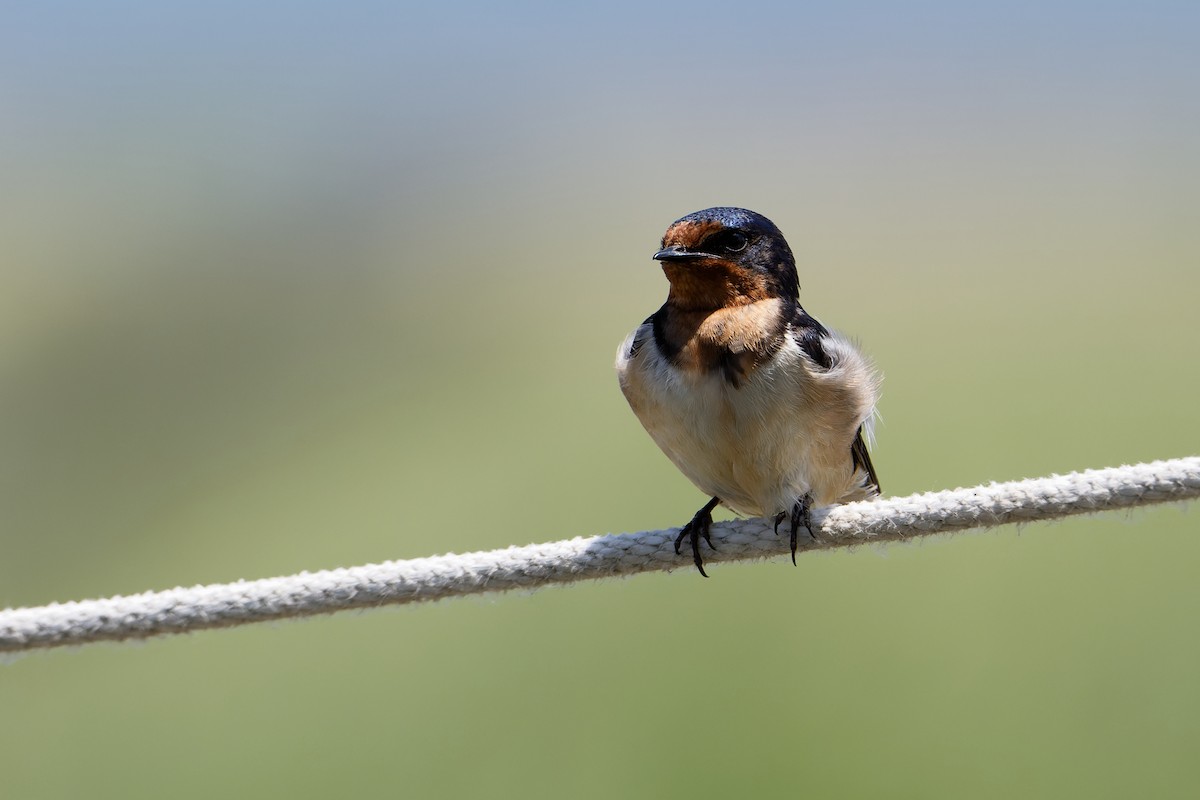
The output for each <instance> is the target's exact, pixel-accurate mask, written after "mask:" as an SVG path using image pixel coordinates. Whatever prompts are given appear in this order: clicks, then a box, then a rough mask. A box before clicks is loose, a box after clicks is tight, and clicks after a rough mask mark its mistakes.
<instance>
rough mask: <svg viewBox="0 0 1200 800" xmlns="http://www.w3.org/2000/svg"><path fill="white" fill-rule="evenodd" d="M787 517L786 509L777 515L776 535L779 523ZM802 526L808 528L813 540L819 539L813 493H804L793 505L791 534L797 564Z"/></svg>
mask: <svg viewBox="0 0 1200 800" xmlns="http://www.w3.org/2000/svg"><path fill="white" fill-rule="evenodd" d="M786 518H787V512H786V511H780V512H779V513H778V514H776V515H775V533H776V535H778V534H779V523H781V522H783V520H784V519H786ZM801 526H804V528H805V529H806V530H808V535H809V536H811V537H812V539H813V541H814V542H815V541H816V540H817V534H816V533H815V532H814V531H813V527H812V495H811V494H806V495H804V497H801V498H800V499H799V500H797V501H796V504H795V505H794V506H792V531H791V533H792V535H791V542H790V543H791V546H792V564H793V565H795V563H796V544H797V539H798V538H799V537H798V536H797V534H798V533H799V531H800V527H801Z"/></svg>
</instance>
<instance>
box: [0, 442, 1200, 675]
mask: <svg viewBox="0 0 1200 800" xmlns="http://www.w3.org/2000/svg"><path fill="white" fill-rule="evenodd" d="M1197 497H1200V458H1197V457H1193V458H1180V459H1175V460H1171V461H1155V462H1153V463H1149V464H1137V465H1134V466H1127V467H1116V468H1112V469H1100V470H1087V471H1085V472H1074V473H1071V474H1069V475H1055V476H1052V477H1049V478H1036V479H1031V480H1025V481H1013V482H1011V483H993V484H991V485H988V486H976V487H973V488H970V489H953V490H950V491H944V492H930V493H927V494H917V495H911V496H909V497H892V498H886V499H880V500H874V501H869V502H861V503H849V504H846V505H842V506H833V507H830V508H827V509H821V510H817V511H815V512H814V513H813V526H814V530H815V532H816V534H817V540H818V541H817V542H812V541H811V540H810V541H808V543H807V545H806V546H805V547H804V548H803V549H804V550H814V549H823V548H830V547H847V546H851V545H855V544H862V543H866V542H879V541H895V540H900V539H911V538H914V537H917V536H926V535H929V534H936V533H946V532H950V531H960V530H965V529H968V528H987V527H993V526H996V525H1004V524H1008V523H1021V522H1033V521H1035V520H1045V519H1054V518H1057V517H1065V516H1069V515H1072V514H1084V513H1089V512H1095V511H1104V510H1111V509H1120V508H1131V507H1133V506H1140V505H1149V504H1152V503H1168V502H1174V501H1184V500H1193V499H1196V498H1197ZM772 528H773V525H772V522H771V521H769V520H763V519H747V520H734V521H731V522H719V523H716V524H714V525H713V526H712V537H713V542H714V543H715V545H716V548H717V549H716V551H715V552H711V551H708V549H707V548H705V560H706V561H707V562H709V563H717V562H723V561H743V560H747V559H755V558H768V557H771V556H778V555H782V554H784V553H785V552H787V547H788V545H787V537H786V536H783V535H779V536H776V535H775V533H774V531H773V529H772ZM677 534H678V529H673V530H663V531H645V532H642V533H630V534H623V535H609V536H593V537H590V538H577V539H571V540H569V541H562V542H551V543H548V544H535V545H528V546H526V547H509V548H507V549H505V550H493V551H491V552H484V553H467V554H465V555H444V556H436V557H433V558H417V559H412V560H410V561H388V562H385V563H382V564H368V565H366V566H361V567H351V568H349V569H334V570H325V571H322V572H312V573H308V572H303V573H300V574H299V575H291V576H288V577H283V578H266V579H262V580H255V581H238V582H237V583H230V584H220V585H212V586H194V587H192V588H187V589H184V588H177V589H170V590H168V591H163V592H146V593H144V594H139V595H130V596H127V597H111V598H108V599H105V600H84V601H81V602H70V603H53V604H51V605H48V606H41V607H37V608H18V609H7V610H4V611H0V652H19V651H23V650H33V649H36V648H46V647H59V646H63V645H79V644H86V643H89V642H98V641H104V640H110V641H111V640H123V639H144V638H148V637H152V636H160V635H163V634H168V633H185V632H188V631H194V630H200V629H202V628H222V627H229V626H233V625H244V624H247V623H251V622H265V621H267V620H277V619H283V618H287V617H304V616H311V615H314V614H327V613H330V612H333V611H341V610H345V609H351V608H369V607H374V606H381V605H389V604H393V603H413V602H421V601H429V600H440V599H442V598H445V597H456V596H460V595H467V594H479V593H482V592H501V591H506V590H508V589H533V588H536V587H539V586H545V585H547V584H555V583H560V584H561V583H573V582H575V581H581V580H594V579H597V578H605V577H609V576H613V575H632V574H634V573H638V572H649V571H652V570H664V571H665V570H672V569H685V570H689V571H691V570H693V567H692V559H691V554H690V553H688V552H686V548H685V552H684V554H683V555H682V556H677V555H675V548H674V541H675V536H676V535H677ZM802 544H804V543H803V542H802ZM715 579H716V580H719V579H720V578H719V573H718V574H717V576H716V578H715ZM697 580H699V577H697Z"/></svg>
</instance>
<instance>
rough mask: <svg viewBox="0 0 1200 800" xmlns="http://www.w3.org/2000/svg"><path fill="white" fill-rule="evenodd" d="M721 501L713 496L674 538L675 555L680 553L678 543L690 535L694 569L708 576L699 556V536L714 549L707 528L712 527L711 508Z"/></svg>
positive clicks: (680, 543)
mask: <svg viewBox="0 0 1200 800" xmlns="http://www.w3.org/2000/svg"><path fill="white" fill-rule="evenodd" d="M719 502H721V500H720V498H718V497H714V498H713V499H712V500H709V501H708V502H707V503H705V504H704V508H702V509H700V510H699V511H697V512H696V516H694V517H692V521H691V522H689V523H688V524H687V525H684V526H683V529H682V530H680V531H679V536H678V537H676V539H675V555H681V553H680V549H679V548H680V545H682V544H683V540H684V539H686V538H688V537H691V540H692V560H693V561H695V562H696V569H698V570H700V574H701V575H703V576H704V577H706V578H707V577H708V573H707V572H705V571H704V559H702V558H700V537H701V536H703V537H704V541H706V542H708V546H709V547H712V549H713V550H716V549H717V548H716V547H713V543H712V534H711V533H710V531H709V528H711V527H712V510H713V509H714V508H716V507H717V503H719Z"/></svg>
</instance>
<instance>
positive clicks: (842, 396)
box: [616, 206, 882, 578]
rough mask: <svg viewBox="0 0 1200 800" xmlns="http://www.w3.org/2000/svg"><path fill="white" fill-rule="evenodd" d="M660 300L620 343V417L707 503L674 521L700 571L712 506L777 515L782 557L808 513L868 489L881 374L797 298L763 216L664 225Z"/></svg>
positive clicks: (871, 493)
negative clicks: (663, 295) (785, 530)
mask: <svg viewBox="0 0 1200 800" xmlns="http://www.w3.org/2000/svg"><path fill="white" fill-rule="evenodd" d="M653 258H654V260H655V261H657V262H658V263H659V264H660V265H661V266H662V270H663V273H664V274H665V275H666V278H667V282H668V284H669V290H668V292H667V300H666V302H665V303H664V304H663V305H662V307H661V308H659V309H658V310H657V311H656V312H654V313H653V314H651V315H650V316H649V317H648V318H647V319H646V321H645V322H643V323H642V324H641V325H639V326H638V327H637V328H635V329H634V330H633V332H632V333H630V334H629V335H628V336H627V337H626V338H625V340H624V341H623V342H622V343H621V345H620V347H619V348H618V350H617V359H616V369H617V377H618V380H619V382H620V386H621V391H622V393H623V394H624V395H625V398H626V400H628V402H629V405H630V407H631V408H632V409H633V412H634V414H635V415H636V416H637V418H638V420H639V421H640V422H641V423H642V426H643V427H644V428H645V429H646V431H647V432H648V433H649V434H650V437H651V438H652V439H653V440H654V442H655V443H656V444H657V445H658V446H659V448H661V449H662V451H663V453H665V454H666V456H667V458H669V459H670V460H671V461H672V462H673V463H674V464H675V466H676V467H677V468H678V469H679V470H680V471H681V472H682V473H683V474H684V475H685V476H686V477H687V478H688V479H689V480H690V481H691V482H692V483H693V484H694V485H695V486H696V487H697V488H698V489H699V490H700V491H701V492H703V493H704V494H706V495H708V496H709V497H710V498H711V499H710V500H709V501H708V502H707V503H705V504H704V506H703V508H701V509H700V510H699V511H697V512H696V513H695V515H694V516H693V517H692V519H691V521H690V522H688V523H687V524H686V525H684V526H683V528H682V529H681V530H680V533H679V536H678V538H676V540H675V553H676V555H682V552H681V549H680V548H681V545H682V543H683V541H684V540H685V539H688V540H690V544H691V550H692V560H693V562H694V563H695V565H696V569H697V570H699V571H700V574H701V575H703V576H704V577H706V578H707V577H708V573H707V572H705V570H704V560H703V558H702V557H701V554H700V539H701V538H703V539H704V540H705V542H706V543H707V544H708V546H709V547H710V548H712V549H714V550H715V549H716V548H715V547H713V543H712V536H711V533H710V527H711V525H712V511H713V509H715V508H716V507H717V506H718V505H723V506H725V507H726V508H728V509H730V510H732V511H733V512H735V513H737V514H740V515H744V516H749V517H767V518H773V520H774V530H775V533H776V535H778V534H779V526H780V524H781V523H783V522H784V521H785V520H787V521H788V523H789V528H790V534H791V536H790V544H791V552H792V563H793V564H795V563H796V547H797V539H798V532H799V530H800V528H801V527H803V528H805V529H806V530H807V532H808V535H809V536H810V537H812V538H813V539H815V538H816V537H815V535H814V534H813V530H812V516H811V514H812V511H813V509H814V508H822V507H826V506H829V505H835V504H838V503H843V502H849V501H853V500H866V499H870V498H872V497H876V496H878V495H879V493H880V486H879V477H878V475H877V474H876V472H875V467H874V465H873V464H872V463H871V455H870V453H869V451H868V449H867V442H868V440H870V439H871V438H872V435H871V434H872V424H873V421H874V416H875V407H876V404H877V402H878V399H879V388H880V381H881V379H882V378H881V376H880V374H879V373H878V371H877V370H876V369H875V367H874V365H873V364H872V363H871V361H869V360H868V358H867V357H866V356H865V355H864V354H863V353H862V351H861V350H860V349H859V347H858V346H857V345H856V344H855V343H854V342H853V341H852V340H850V339H848V338H846V337H845V336H843V335H841V334H839V333H836V332H834V331H832V330H830V329H829V328H826V327H825V326H824V325H822V324H821V323H820V322H818V321H817V320H816V318H814V317H813V316H811V315H810V314H809V313H808V312H807V311H805V310H804V307H803V306H801V305H800V284H799V278H798V276H797V273H796V260H795V257H794V256H793V254H792V250H791V248H790V247H789V246H788V243H787V240H786V239H785V238H784V236H783V233H782V232H780V230H779V228H777V227H776V226H775V224H774V223H773V222H771V221H770V220H769V219H767V218H766V217H764V216H763V215H761V214H758V213H756V212H754V211H749V210H747V209H744V208H735V207H729V206H719V207H714V208H706V209H704V210H703V211H696V212H694V213H692V214H688V215H687V216H685V217H681V218H680V219H678V220H676V221H675V222H673V223H672V224H671V225H670V227H668V228H667V231H666V234H665V235H664V236H663V238H662V242H661V245H660V247H659V250H658V252H656V253H655V254H654V256H653Z"/></svg>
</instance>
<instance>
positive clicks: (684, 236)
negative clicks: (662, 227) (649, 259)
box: [662, 219, 725, 249]
mask: <svg viewBox="0 0 1200 800" xmlns="http://www.w3.org/2000/svg"><path fill="white" fill-rule="evenodd" d="M724 227H725V226H724V225H722V224H721V223H720V222H717V221H716V220H715V219H709V220H694V219H689V220H684V221H683V222H676V223H675V224H674V225H672V226H671V227H669V228H667V232H666V233H665V234H664V235H663V241H662V246H663V247H683V248H687V249H692V248H694V247H696V246H697V245H699V244H700V242H702V241H704V240H705V238H707V237H708V236H711V235H712V234H714V233H716V232H717V231H719V230H721V229H722V228H724Z"/></svg>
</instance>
